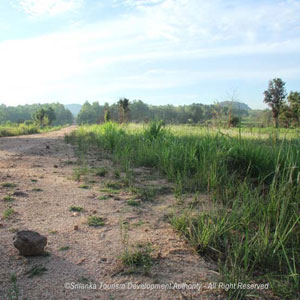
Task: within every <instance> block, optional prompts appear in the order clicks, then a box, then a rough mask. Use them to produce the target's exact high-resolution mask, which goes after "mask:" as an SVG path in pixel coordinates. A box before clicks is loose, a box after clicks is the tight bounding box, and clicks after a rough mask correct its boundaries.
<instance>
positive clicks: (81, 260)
mask: <svg viewBox="0 0 300 300" xmlns="http://www.w3.org/2000/svg"><path fill="white" fill-rule="evenodd" d="M85 260H86V259H85V258H81V259H80V260H79V261H78V262H77V265H80V264H82V263H83V262H84V261H85Z"/></svg>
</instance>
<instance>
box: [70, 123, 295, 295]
mask: <svg viewBox="0 0 300 300" xmlns="http://www.w3.org/2000/svg"><path fill="white" fill-rule="evenodd" d="M159 124H160V123H151V124H149V125H148V126H147V127H143V126H137V125H130V126H121V125H118V124H114V123H105V124H104V125H101V126H82V127H80V128H79V129H78V130H77V131H76V132H74V133H72V134H71V135H70V136H69V137H67V138H66V139H67V141H69V142H72V143H74V144H75V145H77V147H78V149H79V150H78V151H82V152H83V153H87V151H88V150H89V149H93V150H95V149H98V153H102V154H103V153H104V152H106V153H107V154H109V155H111V158H112V159H113V160H114V161H115V162H117V163H119V164H120V166H121V167H122V168H123V170H124V172H129V170H130V169H132V168H135V167H140V166H144V167H152V168H156V169H157V170H159V171H160V172H161V173H162V174H165V176H166V177H167V178H168V179H169V180H170V181H173V182H174V184H175V188H174V191H175V195H176V197H180V198H181V199H182V201H183V203H184V195H185V194H186V193H196V194H197V193H198V194H199V193H206V194H208V196H209V199H210V200H211V201H212V202H213V204H214V208H213V209H212V210H210V211H207V212H199V211H198V210H197V209H194V210H193V209H192V208H191V207H189V208H186V211H184V209H182V208H180V209H179V210H178V213H176V214H174V215H173V216H172V217H171V219H170V221H171V224H172V225H173V226H174V227H175V228H176V229H177V230H178V231H179V232H181V233H182V235H183V236H184V237H185V238H186V239H188V240H189V241H190V242H191V244H192V245H193V246H194V247H195V249H196V250H197V251H198V252H199V254H201V255H204V256H206V257H210V258H212V259H214V260H215V261H216V262H219V269H220V272H221V274H223V281H225V282H230V283H235V282H237V281H243V282H251V281H252V280H258V281H259V282H269V283H270V287H271V289H272V291H273V292H274V294H276V295H278V296H280V297H281V299H296V298H297V297H298V296H299V293H300V289H299V266H300V252H299V249H300V217H299V212H300V205H299V204H300V202H299V199H300V184H299V183H300V172H299V170H300V156H299V146H300V140H299V133H298V131H296V130H290V129H277V130H276V129H272V128H260V129H247V128H244V129H243V128H239V129H226V130H225V129H220V128H219V129H218V128H216V129H210V128H201V127H188V126H160V125H159ZM229 293H231V294H230V299H242V298H243V297H245V296H246V294H247V290H245V291H244V292H243V293H244V294H237V293H241V291H240V290H239V291H234V290H231V291H230V292H229Z"/></svg>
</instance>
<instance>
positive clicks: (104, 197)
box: [98, 195, 111, 200]
mask: <svg viewBox="0 0 300 300" xmlns="http://www.w3.org/2000/svg"><path fill="white" fill-rule="evenodd" d="M109 198H111V196H110V195H103V196H99V197H98V199H99V200H107V199H109Z"/></svg>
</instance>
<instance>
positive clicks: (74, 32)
mask: <svg viewBox="0 0 300 300" xmlns="http://www.w3.org/2000/svg"><path fill="white" fill-rule="evenodd" d="M275 77H280V78H282V79H283V80H284V81H285V82H286V88H287V91H291V90H293V91H295V90H298V91H299V90H300V0H251V1H247V0H244V1H237V0H209V1H207V0H6V1H0V103H4V104H6V105H19V104H32V103H46V102H57V101H59V102H61V103H63V104H70V103H84V102H85V101H86V100H88V101H90V102H94V101H99V102H100V103H104V102H109V103H113V102H116V101H117V100H118V99H119V98H121V97H126V98H129V99H131V100H133V99H141V100H143V101H144V102H146V103H149V104H153V105H160V104H174V105H184V104H191V103H204V104H211V103H214V102H217V101H219V102H220V101H225V100H236V101H241V102H244V103H247V104H248V105H249V106H250V107H251V108H259V109H261V108H265V107H266V106H265V104H263V91H264V90H265V89H266V88H267V86H268V81H269V80H270V79H273V78H275Z"/></svg>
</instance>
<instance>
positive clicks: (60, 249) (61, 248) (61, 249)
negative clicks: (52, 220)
mask: <svg viewBox="0 0 300 300" xmlns="http://www.w3.org/2000/svg"><path fill="white" fill-rule="evenodd" d="M69 249H70V246H63V247H60V248H59V249H58V250H59V251H67V250H69Z"/></svg>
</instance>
